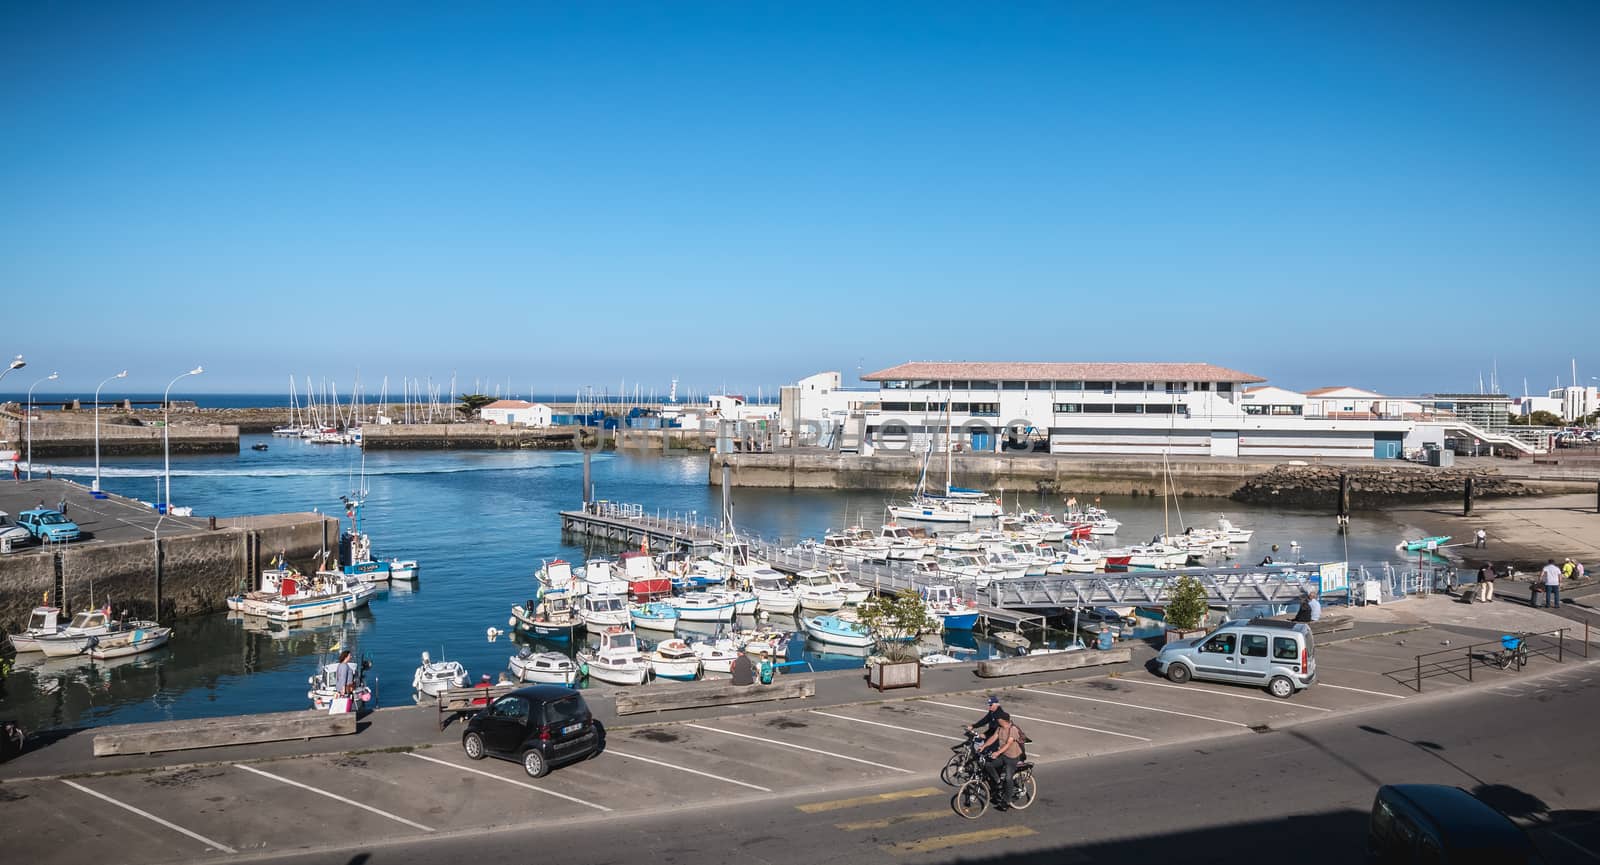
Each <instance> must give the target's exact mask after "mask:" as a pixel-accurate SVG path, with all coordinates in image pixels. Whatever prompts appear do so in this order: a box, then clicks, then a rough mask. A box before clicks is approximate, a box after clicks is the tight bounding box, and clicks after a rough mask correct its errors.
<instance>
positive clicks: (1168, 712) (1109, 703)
mask: <svg viewBox="0 0 1600 865" xmlns="http://www.w3.org/2000/svg"><path fill="white" fill-rule="evenodd" d="M1017 690H1019V691H1027V692H1028V693H1030V694H1045V695H1048V696H1051V697H1061V698H1063V699H1067V700H1082V701H1084V702H1086V703H1105V704H1106V705H1107V706H1123V707H1125V708H1129V709H1143V710H1144V711H1146V712H1160V713H1161V714H1163V715H1182V716H1183V717H1185V718H1194V719H1196V720H1200V721H1215V722H1216V723H1218V724H1229V725H1231V726H1234V727H1243V728H1245V729H1246V730H1248V729H1250V725H1249V724H1241V723H1239V722H1238V721H1229V720H1226V719H1223V718H1213V717H1211V716H1210V715H1195V714H1193V713H1190V712H1179V711H1177V710H1176V709H1157V708H1156V707H1154V706H1141V705H1139V704H1138V703H1124V702H1122V701H1120V700H1102V699H1099V698H1098V697H1080V696H1078V695H1077V694H1058V693H1056V692H1055V691H1041V690H1039V689H1038V688H1018V689H1017Z"/></svg>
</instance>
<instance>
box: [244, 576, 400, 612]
mask: <svg viewBox="0 0 1600 865" xmlns="http://www.w3.org/2000/svg"><path fill="white" fill-rule="evenodd" d="M263 576H265V575H263ZM377 593H378V589H377V587H376V586H374V585H372V584H371V583H365V582H362V581H361V578H360V577H357V576H355V575H353V574H346V573H343V572H341V571H318V572H317V573H316V574H314V575H313V576H312V577H311V578H310V579H309V580H306V579H304V578H302V577H298V576H295V577H287V578H285V579H284V580H283V581H282V582H281V583H280V584H279V586H278V592H277V594H276V595H274V596H271V597H260V596H261V595H263V594H264V593H261V592H253V593H251V595H249V596H246V597H245V600H244V602H243V604H242V608H241V610H240V611H241V612H243V613H244V614H245V615H250V616H262V617H264V618H267V619H270V620H272V621H274V622H301V621H306V620H308V619H316V618H320V617H322V616H332V615H337V614H339V613H344V612H348V611H350V610H354V609H358V608H360V607H364V606H366V605H367V602H368V601H370V600H372V596H373V595H375V594H377Z"/></svg>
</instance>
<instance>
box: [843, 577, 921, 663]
mask: <svg viewBox="0 0 1600 865" xmlns="http://www.w3.org/2000/svg"><path fill="white" fill-rule="evenodd" d="M856 618H857V619H859V620H860V622H861V624H862V625H864V626H866V628H867V630H869V631H871V632H872V634H873V636H875V637H877V638H878V642H879V651H880V652H882V653H883V655H884V656H885V657H887V658H888V659H889V660H891V661H904V660H912V659H915V658H917V657H918V655H917V650H916V647H915V646H914V645H912V643H911V642H910V641H914V640H916V638H917V637H918V636H919V635H920V634H921V633H922V632H923V631H926V630H927V629H928V605H927V604H926V603H924V602H923V600H922V596H921V595H919V594H917V593H916V592H915V591H914V590H912V589H902V590H901V591H900V592H898V593H896V594H893V595H873V596H872V597H870V598H867V599H866V600H865V601H862V602H861V603H860V604H859V605H857V606H856Z"/></svg>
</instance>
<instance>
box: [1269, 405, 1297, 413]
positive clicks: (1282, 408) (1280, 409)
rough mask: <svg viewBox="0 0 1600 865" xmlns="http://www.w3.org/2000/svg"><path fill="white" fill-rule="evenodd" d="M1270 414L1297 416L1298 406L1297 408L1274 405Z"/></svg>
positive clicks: (1295, 406)
mask: <svg viewBox="0 0 1600 865" xmlns="http://www.w3.org/2000/svg"><path fill="white" fill-rule="evenodd" d="M1272 413H1273V414H1275V415H1297V414H1300V406H1297V405H1275V406H1272Z"/></svg>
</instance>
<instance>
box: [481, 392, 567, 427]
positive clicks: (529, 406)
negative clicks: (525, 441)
mask: <svg viewBox="0 0 1600 865" xmlns="http://www.w3.org/2000/svg"><path fill="white" fill-rule="evenodd" d="M478 417H479V418H481V419H482V420H483V421H484V422H485V423H498V424H506V425H508V426H528V427H538V428H540V429H543V428H545V427H548V426H550V407H549V406H547V405H545V404H544V403H537V402H525V401H523V400H520V399H497V400H495V401H494V402H492V403H489V404H488V405H486V406H484V407H483V408H481V409H479V410H478Z"/></svg>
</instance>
